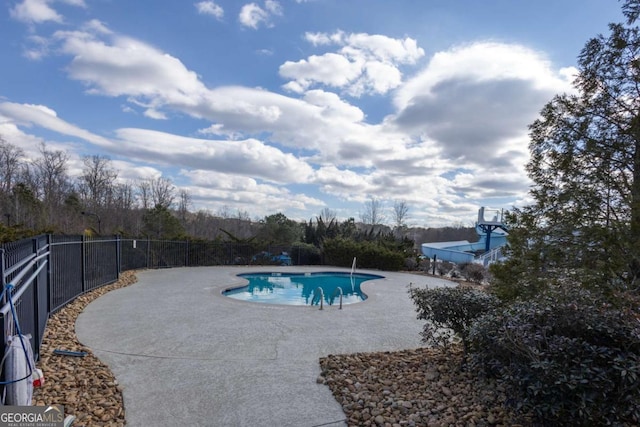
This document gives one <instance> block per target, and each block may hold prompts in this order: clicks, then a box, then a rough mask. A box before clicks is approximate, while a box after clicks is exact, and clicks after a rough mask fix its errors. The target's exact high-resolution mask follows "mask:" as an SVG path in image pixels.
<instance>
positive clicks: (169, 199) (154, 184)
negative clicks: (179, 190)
mask: <svg viewBox="0 0 640 427" xmlns="http://www.w3.org/2000/svg"><path fill="white" fill-rule="evenodd" d="M149 184H150V185H151V200H152V201H153V204H154V206H162V207H164V208H167V209H169V208H170V207H171V205H172V204H173V201H174V199H175V197H176V196H175V193H176V187H175V186H174V185H173V183H172V182H171V180H170V179H169V178H163V177H160V178H156V179H153V180H151V181H150V183H149Z"/></svg>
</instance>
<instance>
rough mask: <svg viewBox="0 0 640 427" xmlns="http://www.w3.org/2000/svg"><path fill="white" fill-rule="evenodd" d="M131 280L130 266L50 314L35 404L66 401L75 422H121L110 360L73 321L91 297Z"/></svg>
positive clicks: (118, 394)
mask: <svg viewBox="0 0 640 427" xmlns="http://www.w3.org/2000/svg"><path fill="white" fill-rule="evenodd" d="M135 282H136V276H135V273H134V272H132V271H127V272H124V273H122V274H120V278H119V280H118V281H117V282H116V283H113V284H111V285H107V286H103V287H101V288H98V289H96V290H94V291H91V292H88V293H86V294H84V295H81V296H79V297H78V298H76V299H75V300H74V301H73V302H71V303H70V304H68V305H67V306H65V307H63V308H62V309H61V310H59V311H58V312H56V313H54V314H53V315H51V317H50V318H49V321H48V323H47V329H46V331H45V335H44V338H43V340H42V346H41V347H40V360H39V361H38V362H37V367H38V368H40V369H42V371H43V373H44V377H45V383H44V385H43V386H42V387H39V388H34V390H33V404H34V405H51V404H59V405H64V411H65V414H67V415H68V414H71V415H74V416H75V417H76V420H75V422H74V423H73V425H74V426H109V427H122V426H124V425H125V418H124V404H123V400H122V387H120V386H119V385H118V382H117V381H116V379H115V377H114V376H113V374H112V373H111V370H110V369H109V368H108V366H107V365H105V364H104V363H102V362H101V361H100V359H98V358H97V357H96V356H95V355H94V354H93V353H92V352H91V350H90V349H89V348H88V347H86V346H84V345H82V344H81V343H80V342H79V341H78V338H77V337H76V333H75V323H76V319H77V318H78V315H79V314H80V313H81V312H82V310H84V309H85V307H86V306H87V305H88V304H89V303H90V302H91V301H93V300H94V299H96V298H98V297H100V296H101V295H104V294H105V293H107V292H109V291H112V290H114V289H118V288H122V287H125V286H129V285H131V284H133V283H135ZM56 349H61V350H70V351H76V352H85V353H86V356H84V357H75V356H61V355H57V354H54V353H53V351H54V350H56Z"/></svg>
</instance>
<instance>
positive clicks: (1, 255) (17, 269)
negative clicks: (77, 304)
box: [0, 235, 301, 359]
mask: <svg viewBox="0 0 640 427" xmlns="http://www.w3.org/2000/svg"><path fill="white" fill-rule="evenodd" d="M281 252H282V248H279V247H267V248H264V247H262V248H258V247H256V245H252V244H248V243H247V244H245V243H235V242H219V241H212V242H191V241H164V240H138V239H121V238H119V237H99V238H88V237H85V236H51V235H41V236H38V237H34V238H31V239H24V240H21V241H18V242H13V243H8V244H4V245H1V246H0V279H1V280H2V290H5V289H7V285H8V284H11V285H13V288H12V291H11V297H12V300H13V302H14V305H15V308H16V315H17V318H18V322H19V324H20V327H21V332H22V333H23V334H31V337H32V339H31V344H32V347H33V353H34V355H35V357H36V359H37V358H38V357H39V349H40V344H41V343H42V339H43V337H44V331H45V328H46V323H47V319H48V318H49V315H50V314H51V313H54V312H56V311H58V310H60V309H61V308H62V307H64V306H65V305H67V304H68V303H70V302H71V301H73V300H74V299H75V298H77V297H78V296H80V295H82V294H84V293H86V292H89V291H91V290H93V289H96V288H98V287H101V286H104V285H108V284H110V283H113V282H115V281H117V280H118V277H119V274H120V273H121V272H123V271H127V270H135V269H155V268H172V267H187V266H214V265H237V264H245V265H246V264H251V263H263V262H264V261H265V259H266V260H267V261H268V260H270V259H271V260H274V263H275V262H277V260H276V258H269V257H265V256H264V254H267V253H274V254H280V253H281ZM292 258H293V259H294V263H295V260H296V257H295V256H294V257H292ZM297 259H298V260H300V259H301V258H300V255H299V254H298V256H297ZM7 297H8V295H4V299H3V301H2V308H1V309H0V333H1V334H2V341H0V357H1V355H3V354H4V350H5V343H6V340H7V337H8V336H9V334H12V333H13V331H12V324H13V322H12V319H11V316H12V314H11V311H10V307H9V304H7Z"/></svg>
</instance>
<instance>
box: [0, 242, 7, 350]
mask: <svg viewBox="0 0 640 427" xmlns="http://www.w3.org/2000/svg"><path fill="white" fill-rule="evenodd" d="M6 269H7V264H6V259H5V250H4V248H0V281H1V282H2V283H1V284H2V290H3V291H4V287H5V285H6V284H7V279H6V278H5V275H4V272H5V270H6ZM6 303H7V296H6V295H4V294H3V296H2V306H3V307H4V305H5V304H6ZM2 354H4V353H2Z"/></svg>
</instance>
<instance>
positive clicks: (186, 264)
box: [184, 240, 190, 267]
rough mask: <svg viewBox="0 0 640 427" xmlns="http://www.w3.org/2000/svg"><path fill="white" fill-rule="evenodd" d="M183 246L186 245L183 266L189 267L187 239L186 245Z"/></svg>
mask: <svg viewBox="0 0 640 427" xmlns="http://www.w3.org/2000/svg"><path fill="white" fill-rule="evenodd" d="M185 246H186V251H185V254H184V266H185V267H190V265H189V241H188V240H187V241H186V245H185Z"/></svg>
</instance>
